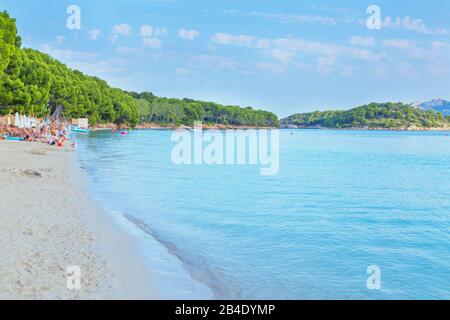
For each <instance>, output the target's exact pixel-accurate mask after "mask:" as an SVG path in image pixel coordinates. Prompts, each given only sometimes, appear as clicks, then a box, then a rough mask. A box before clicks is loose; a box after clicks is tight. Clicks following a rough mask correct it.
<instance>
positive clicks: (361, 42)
mask: <svg viewBox="0 0 450 320" xmlns="http://www.w3.org/2000/svg"><path fill="white" fill-rule="evenodd" d="M350 43H351V44H352V45H354V46H361V47H373V46H374V45H375V39H374V38H372V37H367V38H365V37H358V36H354V37H352V38H351V39H350Z"/></svg>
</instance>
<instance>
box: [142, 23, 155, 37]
mask: <svg viewBox="0 0 450 320" xmlns="http://www.w3.org/2000/svg"><path fill="white" fill-rule="evenodd" d="M152 35H153V27H152V26H149V25H142V26H141V37H151V36H152Z"/></svg>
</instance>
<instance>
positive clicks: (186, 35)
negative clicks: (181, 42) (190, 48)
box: [178, 29, 199, 40]
mask: <svg viewBox="0 0 450 320" xmlns="http://www.w3.org/2000/svg"><path fill="white" fill-rule="evenodd" d="M198 35H199V32H198V31H195V30H186V29H180V30H178V36H179V37H180V38H182V39H186V40H194V39H195V38H197V37H198Z"/></svg>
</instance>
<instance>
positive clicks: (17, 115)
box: [14, 112, 20, 127]
mask: <svg viewBox="0 0 450 320" xmlns="http://www.w3.org/2000/svg"><path fill="white" fill-rule="evenodd" d="M19 122H20V118H19V113H18V112H16V114H15V115H14V125H15V126H16V127H18V126H19Z"/></svg>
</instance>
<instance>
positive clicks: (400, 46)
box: [382, 39, 429, 58]
mask: <svg viewBox="0 0 450 320" xmlns="http://www.w3.org/2000/svg"><path fill="white" fill-rule="evenodd" d="M382 46H383V47H385V48H389V49H397V50H401V51H403V52H404V53H405V54H406V55H408V56H410V57H413V58H426V57H427V56H429V53H428V52H427V51H426V50H424V49H422V48H420V47H419V46H418V44H417V43H416V42H415V41H412V40H406V39H387V40H383V42H382Z"/></svg>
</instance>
